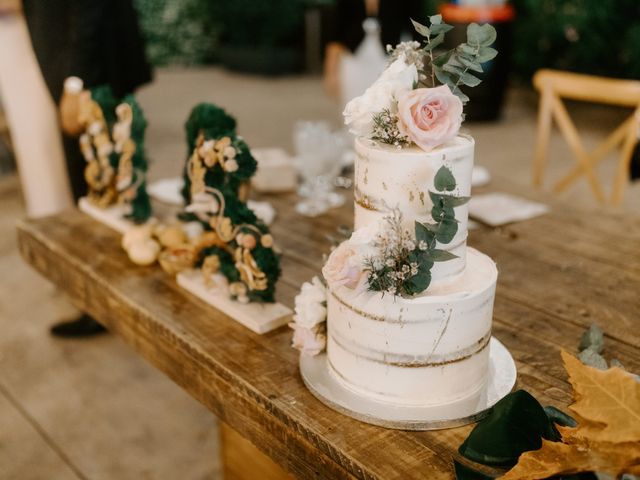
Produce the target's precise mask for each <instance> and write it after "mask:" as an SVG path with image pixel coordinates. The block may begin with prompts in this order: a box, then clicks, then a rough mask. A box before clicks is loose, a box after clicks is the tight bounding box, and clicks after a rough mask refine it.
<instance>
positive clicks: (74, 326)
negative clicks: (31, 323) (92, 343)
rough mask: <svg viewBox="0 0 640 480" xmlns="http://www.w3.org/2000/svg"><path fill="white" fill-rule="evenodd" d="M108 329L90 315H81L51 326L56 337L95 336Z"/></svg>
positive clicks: (52, 333)
mask: <svg viewBox="0 0 640 480" xmlns="http://www.w3.org/2000/svg"><path fill="white" fill-rule="evenodd" d="M106 331H107V329H106V328H104V327H103V326H102V325H100V324H99V323H98V322H96V321H95V320H94V319H93V318H91V317H90V316H89V315H86V314H84V315H81V316H80V317H78V318H76V319H75V320H69V321H66V322H60V323H57V324H55V325H54V326H53V327H51V335H53V336H55V337H65V338H73V337H93V336H94V335H99V334H101V333H105V332H106Z"/></svg>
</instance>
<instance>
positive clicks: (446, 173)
mask: <svg viewBox="0 0 640 480" xmlns="http://www.w3.org/2000/svg"><path fill="white" fill-rule="evenodd" d="M433 184H434V186H435V187H436V190H438V191H439V192H444V191H447V192H451V191H452V190H454V189H455V188H456V178H455V177H454V176H453V172H452V171H451V170H450V169H449V168H448V167H445V166H444V165H443V166H441V167H440V168H439V169H438V171H437V172H436V175H435V177H434V179H433Z"/></svg>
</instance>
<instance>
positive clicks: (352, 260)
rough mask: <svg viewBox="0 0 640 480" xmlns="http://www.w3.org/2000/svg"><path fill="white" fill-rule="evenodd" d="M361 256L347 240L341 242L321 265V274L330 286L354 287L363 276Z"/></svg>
mask: <svg viewBox="0 0 640 480" xmlns="http://www.w3.org/2000/svg"><path fill="white" fill-rule="evenodd" d="M364 273H365V272H364V271H363V269H362V258H361V256H360V254H359V253H358V251H357V250H356V249H355V248H354V247H353V246H352V245H350V243H349V242H343V243H341V244H340V245H338V247H336V249H335V250H334V251H333V252H331V255H329V258H328V259H327V263H325V265H324V267H322V275H324V278H325V280H326V281H327V283H328V284H329V285H330V286H331V287H340V286H342V285H344V286H345V287H348V288H351V289H355V288H356V287H357V286H358V285H359V284H360V283H361V282H362V281H363V278H364Z"/></svg>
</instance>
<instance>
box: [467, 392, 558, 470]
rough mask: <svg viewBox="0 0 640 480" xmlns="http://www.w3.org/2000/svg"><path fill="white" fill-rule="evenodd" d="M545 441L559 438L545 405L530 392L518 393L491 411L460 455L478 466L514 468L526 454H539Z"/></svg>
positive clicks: (479, 424) (475, 429) (509, 396)
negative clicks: (534, 452)
mask: <svg viewBox="0 0 640 480" xmlns="http://www.w3.org/2000/svg"><path fill="white" fill-rule="evenodd" d="M543 438H545V439H547V440H552V441H557V440H559V435H558V432H557V431H556V429H555V427H554V426H553V423H552V422H551V421H550V420H549V417H548V416H547V414H546V413H545V411H544V409H543V408H542V405H540V403H538V401H537V400H536V399H535V398H533V397H532V396H531V395H530V394H529V393H528V392H526V391H524V390H517V391H515V392H512V393H510V394H508V395H507V396H506V397H504V398H503V399H502V400H500V401H499V402H498V403H496V404H495V405H494V406H493V407H492V408H491V410H490V412H489V415H488V416H487V417H486V418H485V419H484V420H481V421H480V423H478V424H477V425H476V427H475V428H474V429H473V430H472V431H471V433H470V434H469V436H468V437H467V439H466V440H465V441H464V442H463V443H462V445H460V448H459V449H458V451H459V452H460V454H461V455H462V456H464V457H465V458H468V459H469V460H472V461H474V462H478V463H482V464H484V465H495V466H503V467H510V466H513V465H515V464H516V462H517V461H518V457H519V456H520V455H521V454H522V453H523V452H526V451H529V450H538V449H539V448H540V447H541V446H542V439H543Z"/></svg>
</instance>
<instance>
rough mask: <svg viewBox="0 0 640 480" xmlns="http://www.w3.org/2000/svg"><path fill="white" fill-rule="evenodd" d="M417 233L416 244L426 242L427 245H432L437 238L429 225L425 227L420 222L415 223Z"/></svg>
mask: <svg viewBox="0 0 640 480" xmlns="http://www.w3.org/2000/svg"><path fill="white" fill-rule="evenodd" d="M415 232H416V242H422V241H425V242H427V244H430V243H431V242H432V241H433V239H434V237H435V232H433V231H430V229H429V225H428V224H427V225H425V224H422V223H420V222H415Z"/></svg>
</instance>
